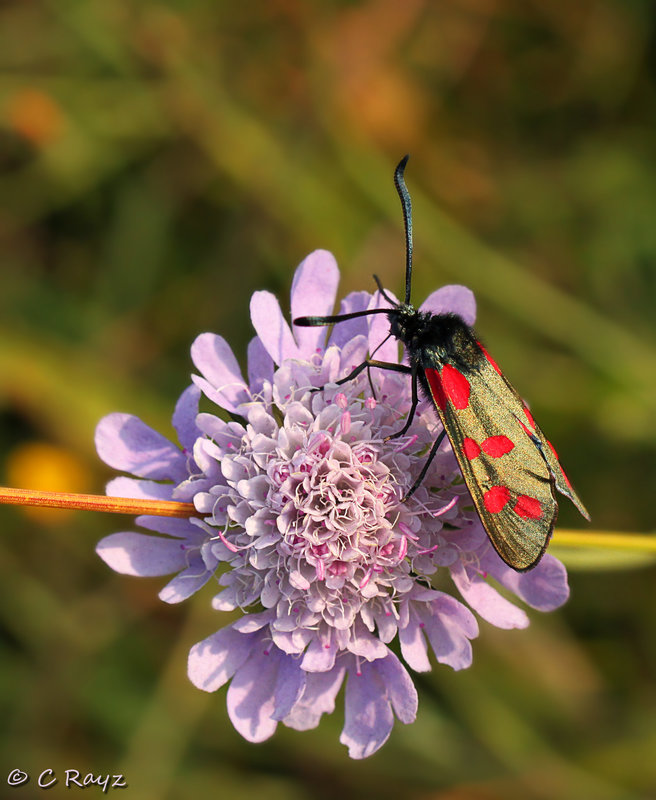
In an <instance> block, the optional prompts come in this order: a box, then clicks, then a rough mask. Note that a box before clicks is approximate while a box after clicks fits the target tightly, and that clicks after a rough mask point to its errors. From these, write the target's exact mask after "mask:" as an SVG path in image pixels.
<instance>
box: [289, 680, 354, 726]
mask: <svg viewBox="0 0 656 800" xmlns="http://www.w3.org/2000/svg"><path fill="white" fill-rule="evenodd" d="M344 674H345V669H344V667H343V666H336V667H333V669H331V670H330V671H328V672H309V673H308V674H307V676H306V678H305V688H304V690H303V694H302V695H301V697H300V699H299V700H298V701H297V702H296V703H295V704H294V707H293V708H292V710H291V712H290V713H289V714H288V715H287V716H286V717H285V718H284V719H283V723H284V724H285V725H286V726H287V727H288V728H294V729H295V730H297V731H307V730H310V729H311V728H316V727H317V725H318V724H319V720H320V719H321V715H322V714H332V712H333V711H334V710H335V697H336V696H337V692H339V690H340V687H341V685H342V681H343V680H344Z"/></svg>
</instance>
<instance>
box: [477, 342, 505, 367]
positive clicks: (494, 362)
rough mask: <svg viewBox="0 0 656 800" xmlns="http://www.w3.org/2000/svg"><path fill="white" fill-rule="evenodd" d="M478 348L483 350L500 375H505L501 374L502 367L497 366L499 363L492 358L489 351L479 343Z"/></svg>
mask: <svg viewBox="0 0 656 800" xmlns="http://www.w3.org/2000/svg"><path fill="white" fill-rule="evenodd" d="M478 346H479V347H480V348H481V350H482V351H483V353H484V354H485V358H487V360H488V361H489V362H490V364H491V365H492V367H493V368H494V369H495V370H496V371H497V372H498V373H499V375H503V372H501V367H500V366H499V365H498V364H497V362H496V361H495V360H494V359H493V358H492V356H491V355H490V354H489V353H488V352H487V350H486V349H485V348H484V347H483V345H482V344H481V343H480V342H479V343H478Z"/></svg>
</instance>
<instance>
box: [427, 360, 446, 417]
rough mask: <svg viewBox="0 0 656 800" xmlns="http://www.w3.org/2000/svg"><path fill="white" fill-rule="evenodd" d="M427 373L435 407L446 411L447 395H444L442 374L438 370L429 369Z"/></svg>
mask: <svg viewBox="0 0 656 800" xmlns="http://www.w3.org/2000/svg"><path fill="white" fill-rule="evenodd" d="M425 373H426V380H427V381H428V385H429V386H430V390H431V394H432V395H433V400H434V401H435V405H436V406H437V407H438V408H440V409H441V410H442V411H444V409H445V408H446V395H445V394H444V386H442V378H440V373H439V372H438V371H437V370H436V369H427V370H425Z"/></svg>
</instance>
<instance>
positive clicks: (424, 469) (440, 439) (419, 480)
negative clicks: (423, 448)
mask: <svg viewBox="0 0 656 800" xmlns="http://www.w3.org/2000/svg"><path fill="white" fill-rule="evenodd" d="M445 436H446V431H442V433H440V435H439V436H438V437H437V439H435V441H434V442H433V446H432V447H431V450H430V453H429V454H428V458H427V459H426V463H425V464H424V466H423V467H422V470H421V472H420V473H419V475H418V476H417V480H416V481H415V482H414V483H413V484H412V486H411V487H410V491H409V492H408V493H407V494H406V496H405V497H404V498H403V502H404V503H405V501H406V500H408V499H409V498H410V497H412V495H413V494H414V493H415V492H416V491H417V489H418V488H419V487H420V485H421V484H422V482H423V480H424V478H425V477H426V473H427V472H428V468H429V467H430V465H431V463H432V461H433V459H434V458H435V456H436V455H437V451H438V450H439V447H440V445H441V444H442V442H443V441H444V437H445Z"/></svg>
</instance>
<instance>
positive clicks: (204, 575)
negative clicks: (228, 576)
mask: <svg viewBox="0 0 656 800" xmlns="http://www.w3.org/2000/svg"><path fill="white" fill-rule="evenodd" d="M213 574H214V571H213V570H209V569H207V567H205V564H204V563H203V559H202V558H200V556H198V555H196V556H195V557H194V558H190V559H189V566H188V567H187V569H185V570H183V571H182V572H180V573H178V574H177V575H176V576H175V577H174V578H172V579H171V580H170V581H169V582H168V583H167V584H166V586H165V587H164V588H163V589H161V590H160V592H159V594H158V595H157V596H158V597H159V599H160V600H161V601H162V602H164V603H171V604H174V603H181V602H182V601H183V600H187V599H189V598H190V597H191V596H192V595H193V594H195V593H196V592H197V591H198V590H199V589H202V588H203V586H205V584H206V583H207V582H208V581H209V579H210V578H211V577H212V575H213Z"/></svg>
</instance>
